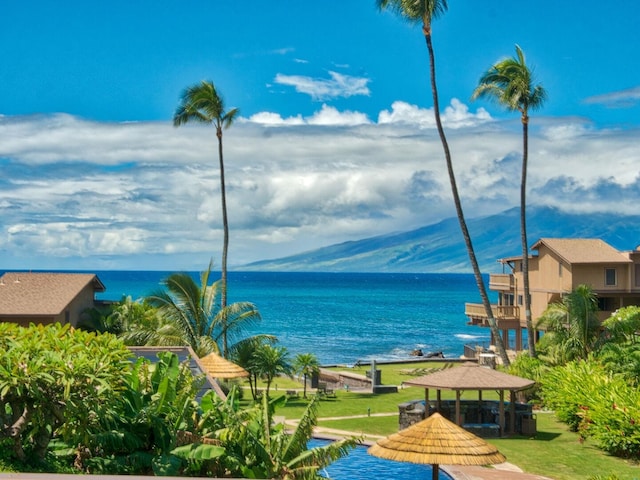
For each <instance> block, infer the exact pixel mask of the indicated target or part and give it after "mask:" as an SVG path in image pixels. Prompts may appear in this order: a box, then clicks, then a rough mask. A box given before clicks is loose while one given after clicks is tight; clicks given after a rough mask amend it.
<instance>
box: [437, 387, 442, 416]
mask: <svg viewBox="0 0 640 480" xmlns="http://www.w3.org/2000/svg"><path fill="white" fill-rule="evenodd" d="M436 391H437V392H438V393H437V394H436V397H437V404H436V412H438V413H440V412H442V403H441V401H442V398H441V396H440V389H438V390H436Z"/></svg>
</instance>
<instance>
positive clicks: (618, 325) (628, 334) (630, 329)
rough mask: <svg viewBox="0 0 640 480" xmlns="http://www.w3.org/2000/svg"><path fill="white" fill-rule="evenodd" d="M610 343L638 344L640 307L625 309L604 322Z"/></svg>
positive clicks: (639, 336) (617, 311)
mask: <svg viewBox="0 0 640 480" xmlns="http://www.w3.org/2000/svg"><path fill="white" fill-rule="evenodd" d="M602 326H603V327H604V328H605V331H606V333H607V336H608V337H609V340H610V341H613V342H616V343H638V342H639V340H640V307H638V306H630V307H624V308H620V309H618V310H616V311H615V312H613V315H611V316H610V317H609V318H608V319H607V320H605V321H604V322H602Z"/></svg>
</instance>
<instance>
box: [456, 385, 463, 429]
mask: <svg viewBox="0 0 640 480" xmlns="http://www.w3.org/2000/svg"><path fill="white" fill-rule="evenodd" d="M461 420H462V419H461V418H460V390H456V425H458V426H461V425H462V422H461Z"/></svg>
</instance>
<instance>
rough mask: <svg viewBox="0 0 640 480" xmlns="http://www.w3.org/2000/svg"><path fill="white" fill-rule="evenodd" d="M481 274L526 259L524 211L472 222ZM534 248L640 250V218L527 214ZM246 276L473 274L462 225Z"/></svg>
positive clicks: (375, 240) (276, 263) (253, 266)
mask: <svg viewBox="0 0 640 480" xmlns="http://www.w3.org/2000/svg"><path fill="white" fill-rule="evenodd" d="M467 226H468V228H469V233H470V235H471V240H472V242H473V246H474V250H475V253H476V257H477V259H478V263H479V264H480V269H481V270H482V271H483V272H484V273H491V272H498V271H500V269H501V267H500V265H499V263H498V262H497V260H498V259H499V258H504V257H510V256H517V255H520V254H521V247H520V209H519V208H518V207H516V208H512V209H509V210H506V211H504V212H501V213H499V214H496V215H491V216H486V217H477V218H471V219H468V220H467ZM527 236H528V241H529V246H531V245H533V244H534V243H535V242H536V241H538V240H539V239H540V238H600V239H602V240H604V241H605V242H607V243H609V244H610V245H611V246H613V247H614V248H617V249H618V250H633V249H635V248H636V247H637V246H638V245H639V244H640V216H638V215H633V216H629V215H616V214H610V213H581V214H574V213H567V212H563V211H561V210H558V209H555V208H550V207H535V206H531V207H529V208H528V209H527ZM237 270H246V271H291V272H295V271H305V272H311V271H315V272H406V273H430V272H450V273H468V272H471V265H470V263H469V258H468V256H467V250H466V247H465V245H464V240H463V238H462V234H461V232H460V226H459V223H458V219H457V218H455V217H453V218H448V219H445V220H442V221H441V222H438V223H435V224H433V225H428V226H425V227H422V228H418V229H416V230H411V231H408V232H401V233H390V234H386V235H379V236H375V237H371V238H365V239H362V240H355V241H349V242H344V243H339V244H335V245H330V246H327V247H322V248H319V249H316V250H311V251H307V252H302V253H299V254H296V255H290V256H287V257H283V258H278V259H273V260H261V261H258V262H253V263H250V264H248V265H243V266H242V267H238V268H237Z"/></svg>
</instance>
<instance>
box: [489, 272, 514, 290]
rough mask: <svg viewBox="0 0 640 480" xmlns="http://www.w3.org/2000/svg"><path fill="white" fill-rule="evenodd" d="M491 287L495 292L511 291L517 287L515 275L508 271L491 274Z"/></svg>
mask: <svg viewBox="0 0 640 480" xmlns="http://www.w3.org/2000/svg"><path fill="white" fill-rule="evenodd" d="M489 289H491V290H493V291H494V292H505V291H506V292H510V291H513V290H514V289H515V277H514V276H513V275H511V274H508V273H492V274H491V275H489Z"/></svg>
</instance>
